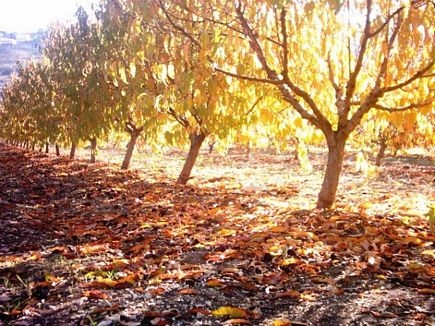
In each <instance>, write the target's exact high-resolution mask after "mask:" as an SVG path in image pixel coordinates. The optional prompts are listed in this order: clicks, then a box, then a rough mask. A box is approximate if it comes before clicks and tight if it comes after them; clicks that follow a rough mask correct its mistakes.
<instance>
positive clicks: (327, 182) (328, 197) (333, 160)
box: [317, 140, 346, 209]
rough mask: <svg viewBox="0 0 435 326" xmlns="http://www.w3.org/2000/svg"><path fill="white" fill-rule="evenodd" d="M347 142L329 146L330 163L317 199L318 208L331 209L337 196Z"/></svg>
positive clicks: (338, 142)
mask: <svg viewBox="0 0 435 326" xmlns="http://www.w3.org/2000/svg"><path fill="white" fill-rule="evenodd" d="M345 144H346V141H345V140H344V141H343V140H340V141H337V142H336V143H335V144H334V145H330V144H328V163H327V165H326V171H325V176H324V179H323V184H322V188H321V190H320V193H319V196H318V199H317V208H326V209H329V208H331V206H332V204H333V203H334V200H335V196H336V194H337V188H338V182H339V180H340V174H341V170H342V168H343V159H344V147H345Z"/></svg>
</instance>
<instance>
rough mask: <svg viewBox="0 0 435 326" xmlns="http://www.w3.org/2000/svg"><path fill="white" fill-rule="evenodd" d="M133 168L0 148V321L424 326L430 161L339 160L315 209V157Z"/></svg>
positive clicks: (320, 157) (161, 162) (173, 158)
mask: <svg viewBox="0 0 435 326" xmlns="http://www.w3.org/2000/svg"><path fill="white" fill-rule="evenodd" d="M172 154H173V155H163V156H160V157H154V158H145V157H144V158H143V159H142V161H136V164H139V165H141V166H142V167H143V169H141V170H132V171H128V172H121V171H120V170H119V169H118V167H117V166H115V165H110V164H104V163H97V164H94V165H91V164H88V163H87V162H85V161H83V160H76V161H72V160H69V159H67V158H65V157H60V158H57V157H55V156H52V155H46V154H41V153H32V152H29V151H24V150H21V149H16V148H11V147H8V146H6V145H1V144H0V232H1V234H0V325H2V324H4V325H36V324H40V325H101V326H104V325H107V326H108V325H240V324H247V325H249V324H252V325H275V326H278V325H430V324H433V322H434V310H433V309H434V301H435V300H434V293H435V286H434V284H433V279H434V276H435V269H434V267H433V266H434V257H435V251H434V240H435V237H434V235H433V234H431V233H430V228H429V225H428V221H427V217H425V216H424V214H425V213H426V212H427V211H428V208H427V205H428V203H429V202H430V201H433V200H434V193H433V186H434V175H435V166H434V163H433V161H431V160H430V159H427V158H417V159H415V158H411V159H410V158H402V159H390V160H387V162H386V164H385V166H384V167H383V168H382V169H381V170H380V171H379V174H378V175H377V176H376V177H375V178H373V179H371V180H367V179H365V178H363V177H362V176H360V175H358V174H356V173H354V172H353V165H354V161H353V160H352V157H351V156H350V157H349V158H348V160H347V161H346V164H345V170H344V174H343V178H342V183H341V186H340V189H339V196H338V201H337V206H336V207H335V208H334V210H332V211H328V212H322V211H317V210H313V209H312V207H314V203H315V200H316V193H317V191H318V190H319V186H320V182H321V167H322V164H323V162H324V159H325V158H324V153H318V154H316V155H314V156H313V164H314V171H315V172H313V173H304V172H303V171H302V170H300V169H299V168H298V166H297V163H296V161H294V160H293V159H291V158H289V157H288V156H287V155H268V154H262V155H260V154H258V155H255V157H251V158H246V157H245V156H243V155H235V154H234V155H231V154H230V155H227V156H221V155H219V154H214V155H202V156H201V158H200V161H199V164H198V167H197V168H196V170H195V171H194V174H195V178H193V179H192V180H191V183H190V185H189V186H185V187H180V186H176V185H174V182H173V178H174V177H175V175H176V171H178V170H179V167H180V164H182V156H180V155H179V154H177V153H172Z"/></svg>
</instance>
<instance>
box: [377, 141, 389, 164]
mask: <svg viewBox="0 0 435 326" xmlns="http://www.w3.org/2000/svg"><path fill="white" fill-rule="evenodd" d="M386 149H387V144H386V143H385V141H382V140H381V143H380V147H379V152H378V155H376V163H375V164H376V166H381V163H382V160H383V159H384V157H385V150H386Z"/></svg>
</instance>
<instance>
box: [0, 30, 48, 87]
mask: <svg viewBox="0 0 435 326" xmlns="http://www.w3.org/2000/svg"><path fill="white" fill-rule="evenodd" d="M43 37H44V32H36V33H26V34H22V33H7V32H4V31H0V92H1V89H2V88H3V86H4V85H5V84H6V83H7V81H8V80H9V79H10V77H11V75H12V73H13V72H14V70H15V69H16V68H17V63H18V62H23V61H26V60H29V59H31V58H39V57H40V56H41V48H42V40H43Z"/></svg>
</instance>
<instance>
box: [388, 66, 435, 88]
mask: <svg viewBox="0 0 435 326" xmlns="http://www.w3.org/2000/svg"><path fill="white" fill-rule="evenodd" d="M434 63H435V60H432V61H431V62H429V64H428V65H427V66H425V67H424V68H422V69H421V70H419V71H417V72H416V73H415V74H414V75H413V76H412V77H410V78H409V79H407V80H405V81H404V82H401V83H399V84H396V85H394V86H390V87H384V88H382V89H381V92H382V93H388V92H392V91H395V90H398V89H399V88H402V87H405V86H407V85H409V84H411V83H412V82H413V81H415V80H417V79H420V78H426V77H431V76H433V74H430V75H428V76H427V75H425V74H426V73H427V72H428V71H429V70H430V69H431V68H432V67H433V65H434Z"/></svg>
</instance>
